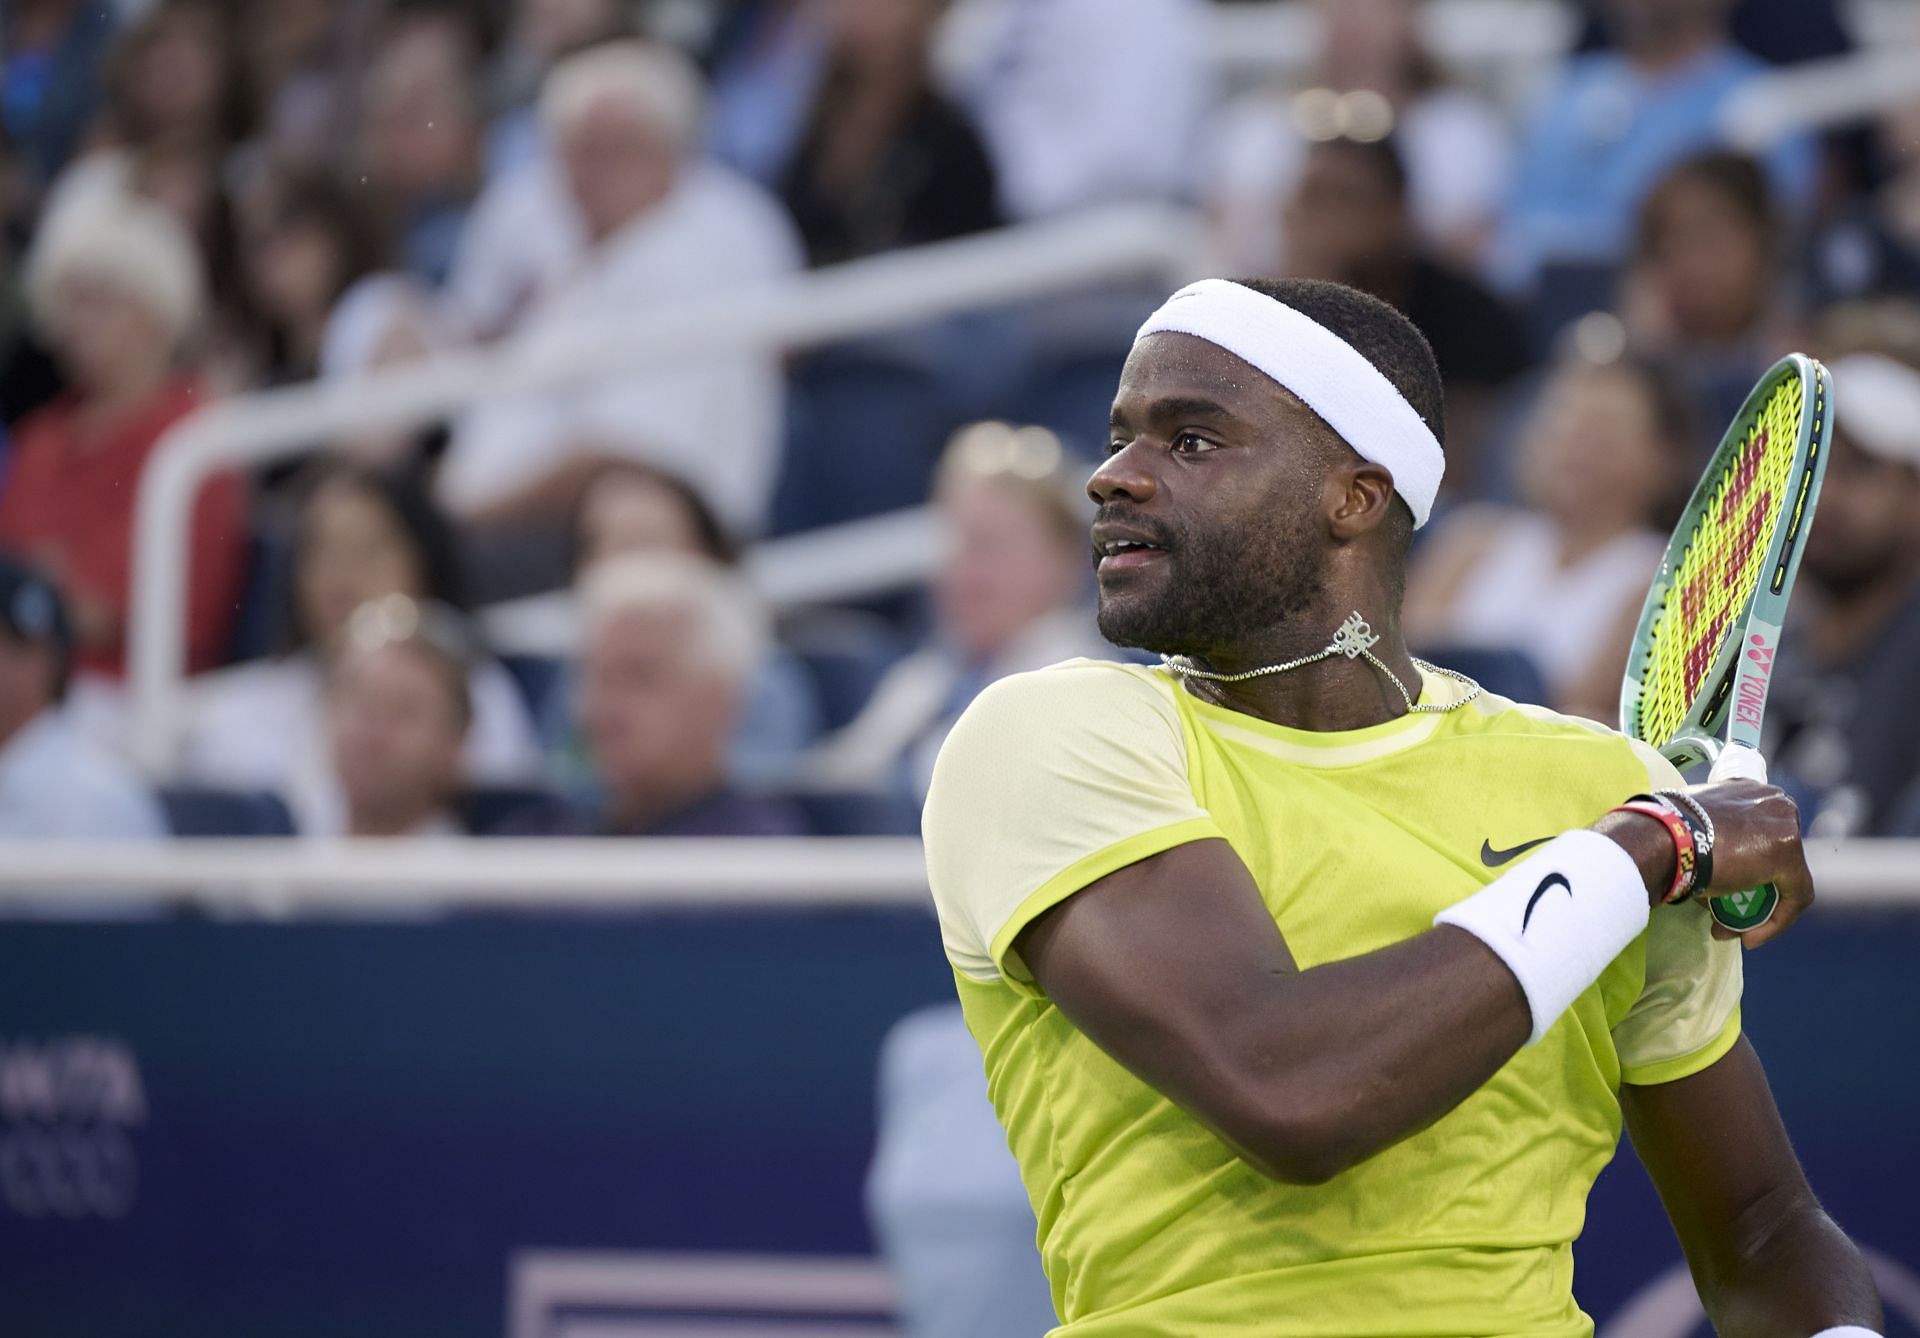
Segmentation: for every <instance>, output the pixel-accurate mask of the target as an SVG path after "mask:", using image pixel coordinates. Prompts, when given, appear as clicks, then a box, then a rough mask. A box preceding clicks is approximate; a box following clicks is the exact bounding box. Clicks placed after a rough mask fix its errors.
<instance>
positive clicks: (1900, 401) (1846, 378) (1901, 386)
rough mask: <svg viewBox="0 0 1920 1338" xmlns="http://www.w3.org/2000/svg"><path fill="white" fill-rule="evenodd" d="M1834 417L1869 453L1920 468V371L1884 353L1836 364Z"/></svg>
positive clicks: (1852, 357) (1860, 355)
mask: <svg viewBox="0 0 1920 1338" xmlns="http://www.w3.org/2000/svg"><path fill="white" fill-rule="evenodd" d="M1832 371H1833V421H1834V422H1835V424H1837V425H1838V426H1840V427H1843V428H1845V429H1846V430H1847V436H1848V437H1849V438H1851V439H1852V440H1853V442H1854V443H1855V444H1856V445H1857V446H1859V447H1860V449H1861V450H1863V451H1865V452H1867V454H1869V455H1872V456H1875V457H1877V458H1879V459H1882V460H1892V461H1895V462H1896V463H1899V464H1904V465H1912V466H1914V467H1915V468H1916V469H1920V372H1916V371H1914V370H1913V369H1912V368H1911V367H1908V366H1906V365H1905V364H1903V363H1898V362H1895V361H1894V360H1893V359H1892V358H1889V357H1886V356H1885V355H1883V354H1879V353H1853V354H1849V355H1848V356H1847V357H1844V358H1842V359H1840V361H1838V362H1836V363H1834V364H1833V367H1832Z"/></svg>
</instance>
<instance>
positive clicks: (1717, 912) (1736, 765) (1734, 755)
mask: <svg viewBox="0 0 1920 1338" xmlns="http://www.w3.org/2000/svg"><path fill="white" fill-rule="evenodd" d="M1766 779H1767V759H1766V758H1764V757H1762V756H1760V750H1759V749H1758V748H1750V747H1748V746H1747V745H1746V744H1744V743H1729V744H1728V745H1727V746H1726V747H1725V748H1722V749H1721V750H1720V756H1719V757H1718V758H1716V759H1715V760H1714V763H1713V770H1712V771H1710V772H1708V773H1707V780H1708V782H1709V783H1718V782H1720V781H1726V780H1751V781H1759V782H1760V783H1761V784H1763V785H1764V784H1765V783H1766ZM1779 904H1780V892H1779V889H1777V888H1775V887H1774V885H1773V884H1772V883H1768V884H1766V885H1765V886H1764V887H1756V888H1752V889H1750V890H1748V891H1745V892H1735V893H1733V894H1731V895H1730V896H1724V897H1709V898H1708V899H1707V909H1708V910H1709V911H1710V912H1711V913H1712V915H1713V918H1714V919H1715V920H1716V921H1717V922H1719V923H1720V924H1722V925H1725V926H1726V927H1727V928H1728V929H1731V930H1732V931H1733V932H1734V933H1736V934H1744V933H1746V932H1747V931H1748V930H1749V929H1758V928H1759V927H1760V926H1761V925H1763V924H1765V923H1766V922H1767V921H1768V920H1771V919H1772V918H1773V908H1774V907H1776V906H1778V905H1779Z"/></svg>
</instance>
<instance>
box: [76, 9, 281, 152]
mask: <svg viewBox="0 0 1920 1338" xmlns="http://www.w3.org/2000/svg"><path fill="white" fill-rule="evenodd" d="M105 75H106V85H107V87H106V94H107V96H106V118H105V120H106V125H105V127H104V128H105V130H106V133H107V136H108V138H109V141H110V142H111V143H112V144H115V145H123V146H139V145H144V144H155V143H169V144H203V145H212V146H217V147H219V148H220V149H223V150H224V149H230V148H232V147H233V146H234V145H236V144H238V143H239V142H240V141H241V140H243V139H245V138H246V133H247V128H248V127H247V124H246V116H247V107H246V99H245V90H244V88H243V87H242V78H241V73H240V66H239V60H238V51H237V49H236V47H235V45H234V41H233V32H232V29H231V27H230V25H229V23H228V20H227V17H226V15H225V14H224V13H223V12H222V6H221V5H220V4H218V3H217V2H216V0H160V3H159V4H156V5H155V6H154V7H153V8H152V9H151V10H149V11H148V12H147V13H146V14H144V15H143V16H142V17H141V18H140V19H139V20H138V21H136V22H135V23H134V24H133V25H132V26H131V27H129V28H127V29H126V30H125V31H123V32H122V33H121V34H120V36H119V37H118V38H117V39H116V40H115V42H114V45H113V49H112V50H111V51H110V52H109V53H108V56H107V60H106V62H105Z"/></svg>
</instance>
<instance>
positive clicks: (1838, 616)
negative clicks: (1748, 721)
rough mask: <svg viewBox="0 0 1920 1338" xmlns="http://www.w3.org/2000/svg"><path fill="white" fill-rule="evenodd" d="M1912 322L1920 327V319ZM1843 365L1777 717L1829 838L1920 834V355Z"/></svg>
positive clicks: (1777, 734)
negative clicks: (1919, 703) (1918, 698)
mask: <svg viewBox="0 0 1920 1338" xmlns="http://www.w3.org/2000/svg"><path fill="white" fill-rule="evenodd" d="M1910 319H1911V318H1910ZM1903 352H1905V353H1907V355H1908V356H1907V358H1905V359H1896V358H1894V357H1890V356H1888V354H1887V353H1884V352H1879V351H1863V352H1856V353H1850V354H1848V355H1847V356H1845V357H1842V358H1839V359H1837V360H1836V361H1835V362H1834V363H1833V366H1832V371H1833V393H1834V403H1835V404H1836V406H1837V407H1838V412H1837V413H1836V414H1835V415H1834V427H1833V447H1832V454H1831V455H1830V456H1829V457H1828V460H1827V477H1826V482H1825V484H1824V485H1823V486H1822V489H1821V493H1820V509H1819V510H1818V511H1817V512H1816V513H1815V515H1814V522H1813V529H1812V531H1811V532H1810V533H1809V534H1808V536H1807V548H1806V555H1805V557H1804V559H1803V560H1802V564H1801V568H1800V570H1801V576H1802V579H1801V582H1800V590H1799V591H1797V592H1796V594H1795V599H1794V616H1793V619H1792V621H1791V622H1790V623H1789V624H1788V628H1787V634H1786V640H1785V641H1784V643H1783V644H1782V646H1781V649H1780V654H1779V656H1778V657H1777V658H1776V659H1775V661H1774V679H1773V681H1774V687H1773V692H1772V696H1771V698H1770V700H1769V701H1768V707H1767V726H1768V732H1769V733H1770V734H1771V735H1773V736H1774V740H1775V747H1774V748H1773V750H1772V752H1771V756H1772V757H1773V759H1774V761H1775V763H1776V767H1777V769H1778V770H1779V771H1780V772H1781V773H1782V774H1783V775H1787V776H1792V777H1794V778H1797V779H1798V780H1800V781H1803V782H1805V783H1807V784H1809V785H1811V786H1813V787H1814V788H1815V790H1816V792H1817V794H1818V800H1817V805H1815V806H1810V807H1812V808H1813V812H1812V822H1811V830H1812V831H1813V832H1814V833H1815V834H1817V835H1820V836H1826V837H1842V836H1891V835H1902V836H1916V835H1920V710H1916V709H1915V707H1914V704H1913V681H1914V673H1915V666H1916V665H1920V370H1916V367H1920V360H1916V359H1914V358H1913V357H1912V355H1913V353H1915V352H1920V344H1916V345H1914V346H1913V347H1911V348H1909V349H1906V350H1903Z"/></svg>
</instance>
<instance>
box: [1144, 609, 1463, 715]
mask: <svg viewBox="0 0 1920 1338" xmlns="http://www.w3.org/2000/svg"><path fill="white" fill-rule="evenodd" d="M1379 640H1380V637H1379V636H1378V634H1376V633H1375V632H1374V630H1373V628H1371V627H1369V626H1368V625H1367V620H1366V619H1365V618H1362V617H1361V616H1360V612H1359V610H1358V609H1356V610H1354V612H1353V613H1352V614H1351V615H1350V616H1349V617H1348V618H1347V620H1346V621H1345V622H1343V623H1341V624H1340V627H1339V630H1338V631H1336V632H1335V633H1334V634H1333V640H1332V641H1330V642H1328V643H1327V646H1326V648H1325V649H1324V650H1317V651H1315V652H1314V653H1313V654H1311V655H1302V656H1301V657H1300V658H1299V659H1297V660H1288V661H1286V663H1284V664H1268V665H1263V666H1261V667H1260V668H1258V669H1247V670H1244V671H1243V672H1241V673H1237V674H1216V673H1214V672H1213V670H1211V669H1201V668H1199V667H1197V666H1195V665H1194V664H1193V663H1192V661H1190V660H1188V659H1187V658H1186V657H1185V656H1182V655H1162V656H1161V657H1160V663H1162V664H1163V665H1165V666H1166V668H1167V672H1168V673H1170V674H1173V675H1175V676H1177V677H1180V678H1202V679H1205V680H1206V681H1207V682H1209V683H1244V682H1246V681H1247V680H1248V679H1249V678H1264V677H1266V676H1267V675H1268V674H1285V673H1290V672H1292V671H1293V670H1295V669H1304V668H1306V667H1307V666H1308V665H1310V664H1318V663H1320V661H1322V660H1326V659H1331V658H1332V657H1333V656H1335V655H1344V656H1346V657H1347V658H1348V659H1349V660H1355V659H1360V660H1365V661H1366V662H1367V663H1368V664H1370V665H1372V666H1373V667H1374V668H1375V669H1378V670H1379V671H1380V672H1381V673H1383V674H1385V675H1386V676H1387V681H1388V682H1389V683H1391V684H1393V685H1394V687H1396V688H1398V689H1399V690H1400V699H1401V700H1402V701H1404V702H1405V703H1406V704H1407V710H1408V711H1410V712H1411V711H1425V712H1433V713H1436V714H1437V713H1439V712H1442V711H1457V710H1459V709H1460V708H1461V707H1462V706H1465V705H1466V704H1467V703H1468V702H1470V701H1472V700H1473V699H1474V698H1475V697H1478V696H1479V695H1480V691H1481V689H1480V685H1479V684H1478V683H1476V682H1474V681H1473V680H1472V679H1471V678H1468V677H1467V676H1466V675H1465V674H1462V673H1456V672H1454V671H1453V670H1452V669H1442V668H1441V667H1440V666H1439V665H1437V664H1428V663H1427V662H1426V661H1425V660H1423V659H1420V658H1419V657H1417V656H1409V657H1408V658H1409V659H1411V660H1413V662H1414V664H1415V666H1417V667H1418V668H1421V669H1424V670H1426V671H1427V672H1428V673H1432V674H1438V675H1440V677H1442V678H1450V679H1452V680H1453V681H1454V682H1456V683H1463V684H1465V685H1466V688H1467V693H1466V695H1465V696H1464V697H1462V698H1460V700H1459V701H1453V702H1447V703H1445V704H1444V705H1431V704H1429V705H1424V706H1423V705H1421V704H1420V703H1418V702H1416V701H1414V699H1413V697H1412V696H1411V694H1409V693H1408V692H1407V685H1406V684H1405V683H1402V682H1401V681H1400V676H1399V675H1398V674H1396V673H1394V672H1393V670H1391V669H1389V668H1387V666H1386V662H1385V661H1383V660H1382V659H1381V658H1380V657H1379V656H1378V655H1375V654H1374V653H1373V647H1374V646H1375V645H1376V644H1377V643H1378V642H1379Z"/></svg>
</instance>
